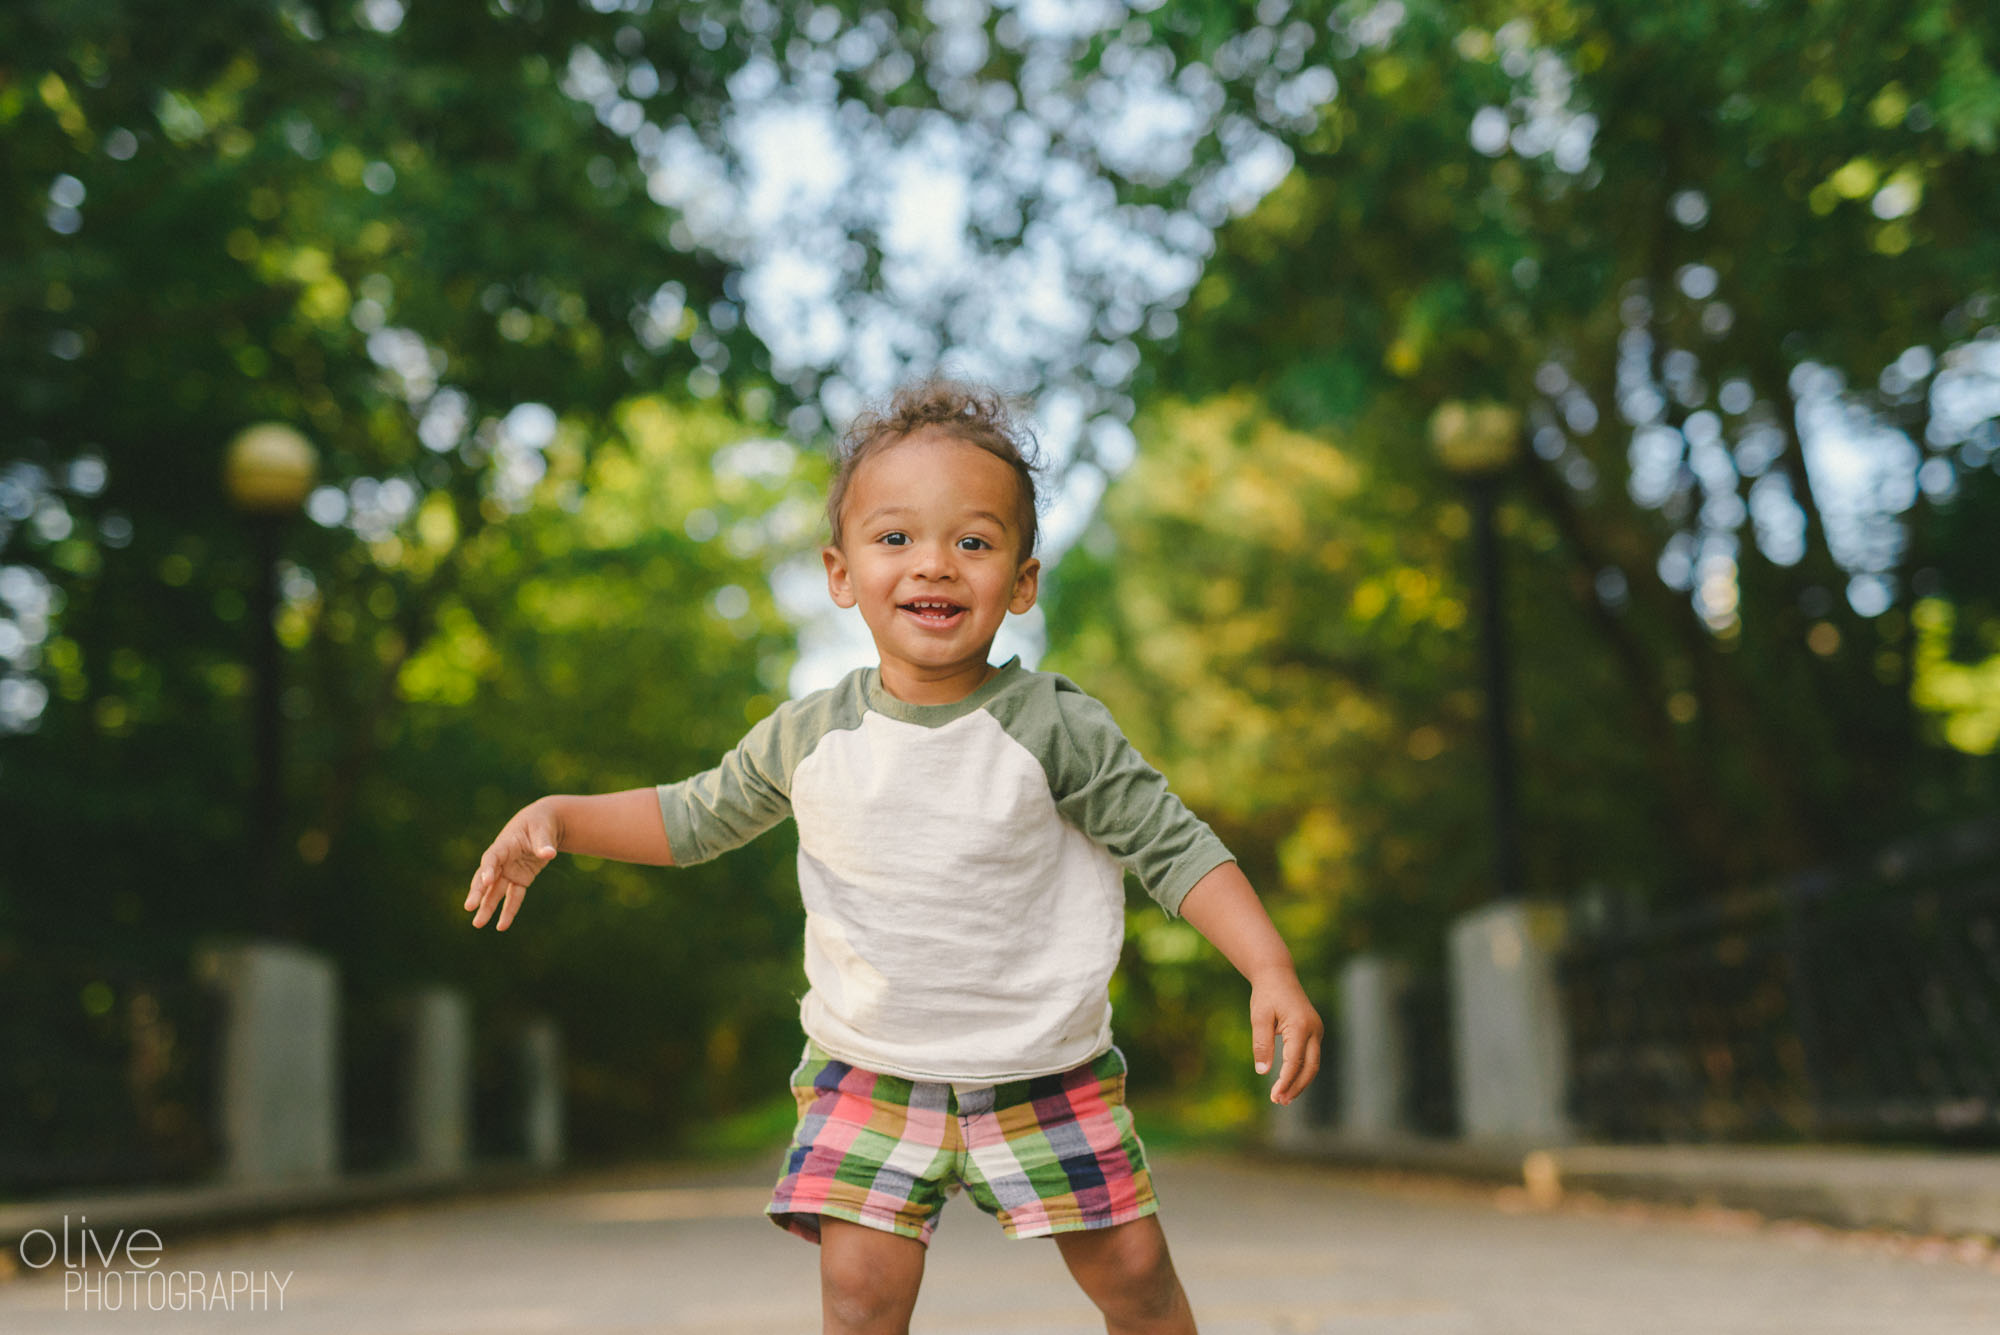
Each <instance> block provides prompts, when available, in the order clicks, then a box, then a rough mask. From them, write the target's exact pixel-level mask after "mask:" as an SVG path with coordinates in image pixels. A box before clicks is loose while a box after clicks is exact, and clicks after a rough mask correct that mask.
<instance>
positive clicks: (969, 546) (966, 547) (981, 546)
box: [958, 536, 993, 552]
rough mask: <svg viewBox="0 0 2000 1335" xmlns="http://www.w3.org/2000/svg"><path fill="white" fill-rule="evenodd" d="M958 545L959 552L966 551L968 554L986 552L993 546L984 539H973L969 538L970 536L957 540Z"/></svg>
mask: <svg viewBox="0 0 2000 1335" xmlns="http://www.w3.org/2000/svg"><path fill="white" fill-rule="evenodd" d="M958 545H959V548H960V550H962V551H968V552H983V551H985V550H986V549H987V548H988V547H991V546H992V545H993V544H992V543H990V542H988V541H987V540H986V539H984V538H975V537H970V536H967V537H963V538H960V539H959V540H958Z"/></svg>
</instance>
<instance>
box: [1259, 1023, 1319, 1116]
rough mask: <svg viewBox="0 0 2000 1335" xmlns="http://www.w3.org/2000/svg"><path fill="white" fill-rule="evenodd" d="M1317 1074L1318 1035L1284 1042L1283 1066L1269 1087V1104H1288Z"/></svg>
mask: <svg viewBox="0 0 2000 1335" xmlns="http://www.w3.org/2000/svg"><path fill="white" fill-rule="evenodd" d="M1318 1074H1319V1035H1318V1034H1313V1035H1310V1036H1308V1037H1306V1038H1303V1039H1287V1040H1286V1041H1285V1064H1284V1068H1283V1070H1281V1071H1280V1072H1279V1074H1278V1083H1277V1084H1276V1085H1273V1086H1272V1087H1271V1102H1273V1103H1290V1102H1291V1101H1292V1100H1293V1099H1295V1098H1297V1097H1298V1096H1299V1095H1300V1094H1302V1093H1304V1092H1305V1087H1306V1086H1307V1085H1309V1084H1311V1083H1312V1080H1313V1077H1314V1076H1315V1075H1318Z"/></svg>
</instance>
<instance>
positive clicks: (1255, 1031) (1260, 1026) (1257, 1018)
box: [1250, 1007, 1277, 1075]
mask: <svg viewBox="0 0 2000 1335" xmlns="http://www.w3.org/2000/svg"><path fill="white" fill-rule="evenodd" d="M1276 1027H1277V1016H1275V1015H1274V1014H1272V1013H1271V1011H1269V1010H1268V1009H1265V1008H1262V1007H1252V1008H1251V1011H1250V1060H1251V1061H1252V1062H1253V1063H1255V1064H1256V1067H1257V1074H1258V1075H1263V1074H1264V1073H1265V1072H1266V1071H1269V1070H1270V1069H1271V1035H1272V1033H1273V1031H1274V1030H1275V1029H1276Z"/></svg>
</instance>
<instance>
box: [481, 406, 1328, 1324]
mask: <svg viewBox="0 0 2000 1335" xmlns="http://www.w3.org/2000/svg"><path fill="white" fill-rule="evenodd" d="M1030 444H1031V442H1029V441H1028V440H1027V439H1026V436H1025V433H1023V432H1021V431H1020V430H1019V429H1018V428H1017V427H1015V425H1014V424H1013V423H1012V421H1011V420H1010V418H1009V417H1008V414H1007V412H1006V410H1005V407H1004V405H1003V403H1002V402H1001V401H1000V399H999V398H998V397H997V396H995V395H993V394H990V393H985V392H982V391H978V390H973V389H969V388H966V387H963V386H959V385H955V384H951V383H949V382H942V381H930V382H926V383H924V384H922V385H918V386H916V387H913V388H911V389H906V390H904V391H903V392H902V393H900V394H898V395H897V396H896V398H895V399H894V400H893V401H892V402H891V404H890V405H889V407H888V409H887V410H886V411H884V412H881V413H871V414H868V415H865V416H864V417H862V418H861V419H859V420H858V421H857V422H856V423H855V424H854V426H853V427H852V428H850V430H849V432H848V434H847V438H846V441H845V444H844V448H843V450H842V454H841V458H840V464H839V468H838V470H837V472H836V474H835V478H834V481H833V485H832V487H831V488H830V493H829V496H828V501H827V515H828V521H829V526H830V528H831V531H832V541H831V542H830V543H829V544H828V545H827V546H826V548H825V549H824V551H823V553H822V555H823V558H824V561H825V564H826V573H827V586H828V590H829V592H830V593H831V594H832V596H833V600H834V602H836V603H837V604H839V605H840V606H842V607H856V608H859V609H860V612H861V617H862V620H863V621H864V622H865V623H866V624H867V626H868V630H869V633H870V635H871V636H872V637H873V639H874V641H875V647H876V650H877V653H878V655H879V659H880V661H879V663H878V665H877V666H876V667H873V668H864V669H859V670H857V671H855V672H853V673H850V674H849V675H848V676H847V677H846V678H845V679H843V680H842V681H841V682H840V683H839V684H838V685H836V686H833V687H831V688H829V689H827V690H823V691H817V692H814V693H813V694H811V695H808V696H806V697H805V698H804V699H801V700H794V701H788V702H786V703H785V704H783V705H780V706H779V707H778V709H777V710H776V711H775V712H773V713H772V714H771V715H770V716H769V717H767V718H765V719H764V720H763V721H762V722H760V723H758V724H757V725H756V726H755V727H753V728H752V729H751V730H750V732H749V733H748V735H746V736H745V737H744V739H743V741H742V742H741V743H740V744H739V745H738V746H737V747H736V748H735V749H734V750H732V751H731V752H730V753H729V754H728V755H726V756H724V757H723V759H722V761H721V762H720V763H719V764H718V765H717V766H716V767H715V768H714V769H712V770H708V771H706V772H704V773H702V774H698V775H695V776H694V777H692V778H689V779H685V780H682V781H681V782H679V783H673V784H665V785H661V786H660V787H658V788H641V789H634V790H631V791H628V792H623V793H611V794H604V795H599V796H594V797H576V796H552V797H545V798H542V799H540V800H539V801H537V802H534V803H532V804H530V805H529V806H528V807H526V808H524V809H523V810H522V811H521V812H520V813H518V814H517V815H516V816H515V817H514V818H513V819H512V820H510V821H509V822H508V824H507V826H506V827H505V828H504V829H503V830H502V831H501V832H500V835H499V837H498V838H496V839H495V840H494V842H493V844H492V846H491V847H489V848H488V849H487V850H486V853H485V855H484V856H483V857H482V858H481V859H480V864H479V870H478V872H477V873H476V874H475V875H474V876H473V878H472V885H471V889H470V893H469V894H468V895H467V897H466V901H465V906H466V908H467V909H468V910H470V911H472V912H473V913H474V917H473V920H472V921H473V925H474V926H475V927H478V926H483V925H484V924H485V923H486V922H487V921H489V920H491V919H492V918H493V916H494V914H495V911H496V910H497V911H498V914H499V917H498V922H497V928H498V929H500V930H505V929H506V928H507V927H508V926H509V924H510V923H511V922H512V921H513V919H514V915H515V914H516V913H518V912H519V911H520V906H521V901H522V898H523V896H524V894H525V892H526V889H527V886H528V883H529V882H530V881H531V880H533V878H534V877H535V875H536V874H537V873H538V872H539V871H540V870H541V869H542V868H543V867H544V866H546V865H547V863H548V861H549V860H550V859H551V858H553V857H554V856H555V855H556V853H557V852H558V851H568V852H572V853H581V854H585V855H588V856H593V857H608V858H617V859H621V860H625V861H630V862H642V863H650V864H655V865H670V864H681V865H685V864H689V863H694V862H701V861H705V860H707V859H709V858H712V857H715V856H717V855H719V854H721V853H724V852H726V851H728V850H729V849H732V848H736V847H738V846H740V845H742V844H744V843H746V842H748V841H749V840H750V839H752V838H754V837H755V836H756V835H758V834H760V833H762V832H763V831H764V830H767V829H769V828H770V827H771V826H773V825H775V824H777V823H778V822H779V821H781V820H783V819H784V818H785V817H786V816H790V817H792V818H793V819H794V820H795V821H796V822H797V825H798V833H799V887H800V891H801V893H802V895H803V898H804V901H805V909H806V934H805V970H806V978H807V981H808V982H809V984H810V990H809V991H808V992H807V993H806V996H805V998H804V1000H803V1002H802V1003H801V1006H800V1020H801V1023H802V1026H803V1028H804V1029H805V1032H806V1036H807V1043H806V1048H805V1052H804V1054H803V1057H802V1059H801V1061H800V1064H799V1066H798V1068H797V1069H796V1070H795V1071H794V1072H793V1073H792V1087H793V1093H794V1095H795V1097H796V1099H797V1101H798V1105H799V1122H798V1127H797V1130H796V1131H795V1132H794V1135H793V1139H792V1146H791V1149H790V1151H789V1153H788V1155H787V1158H786V1164H785V1171H784V1175H783V1177H782V1179H781V1180H780V1181H779V1183H778V1185H777V1188H776V1190H775V1191H774V1193H773V1197H772V1200H771V1203H770V1205H769V1206H768V1207H767V1209H768V1213H769V1214H770V1215H771V1217H772V1219H773V1220H774V1221H775V1222H777V1223H778V1224H779V1225H780V1226H782V1227H784V1228H786V1229H788V1230H790V1231H791V1232H793V1233H796V1234H798V1235H799V1236H801V1237H804V1238H806V1239H809V1240H811V1241H814V1242H817V1243H819V1244H820V1274H821V1289H822V1295H823V1315H824V1321H825V1329H826V1330H827V1331H829V1332H863V1331H869V1332H874V1331H906V1330H907V1329H908V1325H909V1317H910V1311H911V1309H912V1307H913V1306H914V1305H915V1302H916V1297H917V1287H918V1283H919V1281H920V1279H921V1278H922V1273H923V1259H924V1251H925V1247H926V1246H927V1244H928V1242H929V1239H930V1236H931V1233H932V1230H933V1229H934V1228H935V1227H936V1222H937V1212H938V1210H939V1209H940V1208H941V1207H942V1205H943V1203H944V1200H945V1197H946V1195H947V1194H948V1193H949V1192H951V1191H955V1190H959V1189H963V1190H965V1191H966V1192H967V1193H968V1194H969V1195H971V1196H972V1197H973V1199H974V1200H975V1201H977V1202H978V1204H979V1205H980V1206H981V1207H982V1208H983V1209H985V1210H987V1211H989V1212H991V1213H993V1214H994V1215H996V1216H997V1217H998V1219H999V1220H1000V1223H1001V1226H1002V1227H1003V1228H1004V1229H1005V1231H1006V1232H1007V1233H1008V1234H1009V1235H1010V1236H1014V1237H1040V1236H1052V1237H1054V1238H1055V1239H1056V1242H1057V1245H1058V1246H1059V1247H1060V1248H1061V1251H1062V1255H1063V1259H1064V1261H1065V1262H1066V1263H1067V1264H1068V1266H1069V1269H1070V1271H1071V1273H1072V1274H1073V1275H1074V1276H1075V1277H1076V1279H1077V1281H1078V1283H1079V1284H1080V1285H1081V1286H1082V1288H1083V1289H1084V1291H1085V1292H1086V1293H1087V1294H1088V1295H1089V1296H1090V1297H1091V1299H1092V1300H1093V1301H1095V1302H1096V1303H1097V1304H1098V1306H1099V1308H1100V1309H1101V1310H1102V1311H1103V1313H1104V1316H1105V1321H1106V1326H1107V1329H1109V1330H1111V1331H1114V1332H1126V1331H1132V1332H1137V1331H1175V1332H1179V1331H1192V1330H1193V1329H1194V1322H1193V1318H1192V1316H1191V1315H1190V1314H1189V1311H1188V1307H1187V1299H1186V1297H1185V1295H1184V1294H1183V1292H1182V1290H1181V1286H1180V1282H1179V1280H1178V1279H1177V1278H1176V1276H1175V1274H1174V1271H1173V1265H1172V1262H1171V1260H1170V1259H1169V1256H1168V1252H1167V1247H1166V1240H1165V1236H1164V1234H1163V1233H1162V1231H1161V1229H1160V1226H1159V1222H1158V1219H1157V1217H1156V1211H1157V1209H1158V1204H1157V1201H1156V1199H1155V1197H1154V1194H1153V1189H1152V1182H1151V1177H1150V1174H1149V1172H1148V1169H1147V1165H1146V1158H1145V1151H1144V1147H1143V1146H1142V1145H1141V1144H1140V1142H1139V1139H1138V1136H1137V1135H1136V1134H1135V1133H1134V1131H1133V1127H1132V1119H1131V1115H1130V1113H1129V1112H1128V1111H1127V1109H1126V1107H1125V1103H1124V1088H1125V1063H1124V1058H1123V1056H1122V1054H1120V1053H1119V1051H1118V1049H1117V1048H1116V1047H1115V1046H1114V1045H1113V1044H1112V1041H1111V1005H1110V999H1109V994H1108V985H1109V982H1110V978H1111V973H1112V970H1113V969H1114V968H1115V967H1116V965H1117V962H1118V956H1119V950H1120V947H1121V946H1122V944H1123V940H1124V891H1123V878H1124V873H1125V871H1126V870H1130V871H1132V872H1133V873H1134V874H1135V875H1137V877H1138V878H1139V881H1140V882H1141V884H1142V885H1143V886H1144V887H1145V888H1146V890H1147V892H1148V893H1149V894H1150V895H1151V896H1152V897H1153V898H1154V899H1155V900H1156V901H1157V902H1158V903H1159V904H1160V906H1161V907H1162V908H1163V909H1165V910H1166V911H1167V912H1168V913H1169V914H1179V915H1180V916H1182V917H1184V918H1186V920H1187V921H1188V922H1190V923H1192V924H1193V925H1194V926H1195V927H1196V928H1197V929H1198V930H1199V931H1200V932H1201V933H1202V934H1203V935H1204V936H1205V937H1207V938H1208V939H1209V941H1211V942H1213V943H1214V944H1215V945H1216V947H1217V948H1218V949H1220V950H1221V951H1222V952H1223V954H1224V955H1225V956H1227V957H1228V959H1229V961H1230V962H1231V963H1232V964H1234V965H1235V966H1236V967H1237V968H1238V970H1240V971H1241V972H1242V973H1243V975H1244V977H1245V978H1246V979H1248V980H1249V982H1250V985H1251V992H1250V1010H1251V1028H1252V1035H1253V1041H1252V1055H1253V1058H1254V1060H1255V1062H1256V1065H1257V1070H1258V1071H1259V1072H1260V1073H1261V1072H1264V1071H1267V1070H1268V1069H1269V1066H1270V1061H1271V1055H1272V1045H1273V1036H1274V1034H1275V1035H1276V1036H1277V1037H1278V1038H1282V1039H1283V1040H1284V1064H1283V1068H1282V1069H1281V1071H1280V1072H1279V1075H1278V1079H1277V1081H1276V1083H1275V1085H1274V1086H1273V1088H1272V1091H1271V1097H1272V1099H1273V1100H1274V1101H1275V1102H1278V1103H1289V1102H1291V1100H1292V1099H1294V1098H1296V1097H1297V1096H1298V1094H1299V1092H1300V1091H1301V1090H1303V1089H1304V1088H1305V1086H1306V1084H1307V1083H1308V1082H1309V1081H1311V1079H1312V1078H1313V1075H1314V1074H1315V1072H1316V1071H1317V1070H1318V1066H1319V1044H1320V1037H1321V1025H1320V1019H1319V1016H1318V1015H1317V1014H1316V1013H1315V1012H1314V1010H1313V1007H1312V1005H1311V1003H1310V1002H1309V1001H1308V1000H1307V999H1306V996H1305V992H1304V989H1303V988H1301V986H1300V985H1299V981H1298V976H1297V974H1296V972H1295V971H1294V969H1293V965H1292V960H1291V955H1290V953H1289V952H1288V951H1287V949H1286V947H1285V945H1284V942H1283V941H1282V940H1281V939H1280V937H1279V936H1278V933H1277V930H1276V929H1275V928H1274V927H1273V926H1272V923H1271V920H1270V918H1269V916H1268V915H1267V914H1266V913H1265V912H1264V909H1263V906H1262V905H1261V904H1260V903H1259V902H1258V899H1257V896H1256V892H1255V891H1254V890H1252V889H1251V887H1250V884H1249V882H1248V881H1247V880H1246V879H1245V878H1244V876H1243V874H1242V872H1241V871H1240V870H1239V869H1238V868H1237V865H1236V863H1235V861H1234V860H1233V859H1232V858H1231V856H1230V853H1229V850H1228V849H1227V848H1225V847H1224V846H1223V845H1222V843H1221V842H1220V841H1219V840H1218V839H1217V838H1216V837H1215V835H1214V833H1213V832H1211V831H1210V830H1209V828H1208V826H1207V825H1205V824H1203V823H1202V822H1201V821H1200V820H1198V819H1196V818H1195V816H1194V815H1193V814H1192V813H1190V812H1189V811H1188V810H1187V808H1186V807H1185V806H1183V805H1182V804H1181V802H1180V801H1179V799H1177V798H1176V797H1174V795H1173V794H1172V793H1171V792H1170V791H1168V788H1167V785H1166V781H1165V779H1164V778H1162V777H1161V775H1160V774H1159V772H1158V771H1156V770H1154V769H1153V768H1152V767H1151V766H1150V765H1148V764H1146V762H1145V761H1144V760H1142V759H1141V758H1140V757H1139V755H1138V753H1137V752H1136V751H1135V750H1134V749H1133V748H1132V746H1131V745H1130V743H1128V742H1127V741H1126V740H1125V738H1124V736H1123V735H1122V734H1121V733H1120V732H1119V731H1118V728H1117V725H1116V724H1115V723H1114V722H1113V721H1112V719H1111V716H1110V714H1109V712H1108V711H1107V710H1106V709H1105V708H1104V707H1103V706H1102V705H1101V704H1099V703H1098V702H1097V701H1095V700H1093V699H1091V698H1090V697H1089V696H1087V695H1085V694H1084V693H1083V692H1081V691H1080V690H1078V689H1077V688H1076V687H1075V686H1074V685H1072V684H1071V683H1070V682H1069V681H1067V680H1065V679H1064V678H1062V677H1059V676H1055V675H1053V674H1048V673H1040V672H1032V671H1029V670H1027V669H1025V668H1023V667H1022V666H1021V665H1020V661H1019V660H1018V659H1011V660H1009V661H1008V662H1007V663H1006V664H1004V665H1003V666H1001V667H997V668H996V667H993V666H992V665H990V664H989V663H988V662H987V655H988V653H989V651H990V650H991V648H992V645H993V640H994V637H995V635H996V634H997V633H998V631H999V629H1000V625H1001V623H1002V621H1003V620H1004V619H1005V617H1006V616H1007V614H1008V613H1009V612H1013V613H1016V614H1019V613H1023V612H1026V611H1027V610H1028V609H1029V608H1031V607H1032V606H1034V602H1035V596H1036V592H1037V588H1038V582H1039V579H1040V573H1041V564H1040V562H1039V561H1037V560H1036V559H1035V557H1034V554H1033V553H1034V546H1035V536H1036V517H1035V478H1034V462H1033V460H1032V458H1031V457H1030V455H1029V452H1028V446H1029V445H1030Z"/></svg>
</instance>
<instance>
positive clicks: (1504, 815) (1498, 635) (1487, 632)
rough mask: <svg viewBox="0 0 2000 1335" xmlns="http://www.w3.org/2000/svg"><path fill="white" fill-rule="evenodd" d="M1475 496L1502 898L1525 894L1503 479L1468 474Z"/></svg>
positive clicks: (1496, 867) (1489, 748)
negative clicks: (1498, 521) (1502, 530)
mask: <svg viewBox="0 0 2000 1335" xmlns="http://www.w3.org/2000/svg"><path fill="white" fill-rule="evenodd" d="M1467 489H1468V491H1469V492H1470V494H1471V500H1472V534H1473V551H1474V558H1475V560H1476V561H1477V563H1478V566H1479V640H1480V658H1481V660H1482V662H1481V669H1482V672H1481V675H1482V676H1483V677H1484V679H1485V688H1486V689H1485V692H1484V694H1485V697H1486V755H1487V763H1488V765H1489V766H1490V767H1491V773H1492V784H1491V787H1492V799H1493V813H1492V814H1493V874H1494V879H1495V884H1496V885H1497V886H1498V887H1499V897H1500V898H1502V899H1518V898H1520V896H1521V836H1520V819H1519V812H1518V809H1517V807H1516V804H1515V789H1514V773H1515V770H1514V730H1513V728H1512V727H1511V726H1510V724H1509V720H1510V719H1511V718H1513V691H1512V683H1511V680H1510V678H1509V674H1508V671H1507V661H1508V660H1507V616H1506V610H1505V607H1506V604H1505V602H1504V601H1503V595H1502V592H1501V585H1502V569H1501V563H1500V540H1499V538H1498V536H1497V534H1496V532H1495V529H1494V523H1493V511H1494V508H1495V506H1496V504H1497V503H1498V499H1499V495H1498V494H1499V490H1500V479H1499V476H1498V475H1497V474H1494V473H1485V474H1480V475H1477V476H1474V477H1471V478H1470V479H1468V482H1467Z"/></svg>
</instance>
